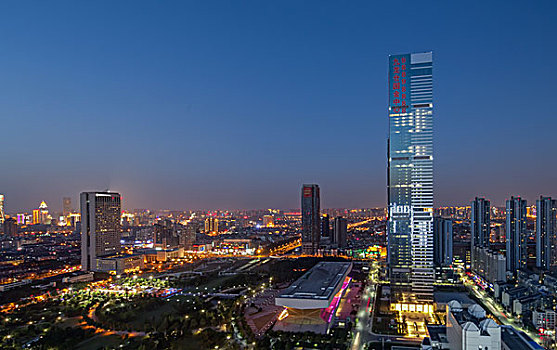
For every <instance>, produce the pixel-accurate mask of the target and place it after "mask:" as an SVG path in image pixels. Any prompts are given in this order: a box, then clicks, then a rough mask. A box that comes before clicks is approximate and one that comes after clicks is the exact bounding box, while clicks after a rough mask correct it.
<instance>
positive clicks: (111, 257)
mask: <svg viewBox="0 0 557 350" xmlns="http://www.w3.org/2000/svg"><path fill="white" fill-rule="evenodd" d="M143 255H144V254H143V253H133V254H114V255H103V256H99V257H97V259H102V260H116V259H125V258H133V257H140V256H143Z"/></svg>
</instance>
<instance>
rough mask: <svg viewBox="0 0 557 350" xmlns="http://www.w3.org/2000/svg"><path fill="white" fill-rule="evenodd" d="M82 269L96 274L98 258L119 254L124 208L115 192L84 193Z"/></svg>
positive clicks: (81, 199) (82, 205) (81, 198)
mask: <svg viewBox="0 0 557 350" xmlns="http://www.w3.org/2000/svg"><path fill="white" fill-rule="evenodd" d="M80 201H81V269H82V270H83V271H95V270H97V261H96V260H97V258H100V257H105V256H109V255H113V254H119V253H120V247H121V245H120V238H121V231H122V228H121V222H120V216H121V213H122V204H121V199H120V194H118V193H114V192H82V193H81V197H80Z"/></svg>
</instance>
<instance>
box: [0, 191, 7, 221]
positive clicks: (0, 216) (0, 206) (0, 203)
mask: <svg viewBox="0 0 557 350" xmlns="http://www.w3.org/2000/svg"><path fill="white" fill-rule="evenodd" d="M5 219H6V214H4V195H3V194H0V224H3V223H4V220H5Z"/></svg>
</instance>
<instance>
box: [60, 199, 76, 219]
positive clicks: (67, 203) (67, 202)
mask: <svg viewBox="0 0 557 350" xmlns="http://www.w3.org/2000/svg"><path fill="white" fill-rule="evenodd" d="M72 211H73V208H72V199H71V198H70V197H64V198H63V199H62V215H64V216H68V215H69V214H70V213H71V212H72Z"/></svg>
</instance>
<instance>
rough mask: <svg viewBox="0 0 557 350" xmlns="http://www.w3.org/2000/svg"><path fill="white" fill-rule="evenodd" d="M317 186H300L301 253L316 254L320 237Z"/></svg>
mask: <svg viewBox="0 0 557 350" xmlns="http://www.w3.org/2000/svg"><path fill="white" fill-rule="evenodd" d="M319 202H320V196H319V186H318V185H315V184H310V185H303V186H302V253H303V254H308V255H314V254H317V251H318V250H319V242H320V236H321V217H320V208H319V205H320V203H319Z"/></svg>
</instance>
